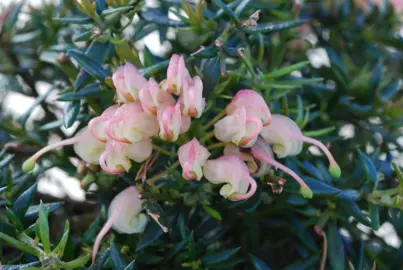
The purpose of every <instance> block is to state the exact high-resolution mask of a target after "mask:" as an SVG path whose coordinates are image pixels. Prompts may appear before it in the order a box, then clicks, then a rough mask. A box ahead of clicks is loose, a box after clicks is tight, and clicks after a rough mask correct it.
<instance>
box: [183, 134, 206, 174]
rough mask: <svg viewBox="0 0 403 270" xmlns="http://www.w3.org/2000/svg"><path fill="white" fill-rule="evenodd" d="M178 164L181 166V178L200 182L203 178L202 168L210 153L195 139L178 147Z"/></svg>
mask: <svg viewBox="0 0 403 270" xmlns="http://www.w3.org/2000/svg"><path fill="white" fill-rule="evenodd" d="M178 156H179V162H180V164H181V166H182V170H183V173H182V175H183V177H184V178H185V179H186V180H191V179H196V180H198V181H200V179H201V178H202V176H203V171H202V167H203V166H204V165H205V164H206V161H207V158H208V157H209V156H210V152H209V151H208V150H207V149H206V148H205V147H203V146H202V145H201V144H200V143H199V141H198V140H197V139H196V138H193V140H191V141H190V142H188V143H186V144H184V145H182V146H181V147H179V150H178Z"/></svg>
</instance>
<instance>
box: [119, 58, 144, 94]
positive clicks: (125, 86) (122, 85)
mask: <svg viewBox="0 0 403 270" xmlns="http://www.w3.org/2000/svg"><path fill="white" fill-rule="evenodd" d="M112 80H113V84H114V85H115V87H116V93H117V95H118V100H119V101H120V102H129V101H136V100H137V99H138V96H139V91H140V89H142V88H144V87H146V86H147V80H146V79H145V78H144V77H143V75H141V74H140V73H139V72H138V70H137V68H136V67H135V66H134V65H132V64H130V63H126V64H125V65H122V66H119V67H118V69H117V70H116V71H115V73H113V75H112Z"/></svg>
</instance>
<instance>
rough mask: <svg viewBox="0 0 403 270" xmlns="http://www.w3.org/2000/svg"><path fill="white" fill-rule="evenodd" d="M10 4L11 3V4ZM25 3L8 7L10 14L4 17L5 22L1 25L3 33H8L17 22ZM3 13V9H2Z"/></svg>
mask: <svg viewBox="0 0 403 270" xmlns="http://www.w3.org/2000/svg"><path fill="white" fill-rule="evenodd" d="M11 3H12V2H11ZM24 4H25V2H24V1H21V2H19V3H18V4H16V5H13V6H10V8H11V12H10V14H8V16H7V17H6V20H5V22H4V25H3V29H4V32H9V31H10V30H11V29H12V28H13V27H14V25H15V23H16V22H17V20H18V15H19V14H20V12H21V9H22V7H23V6H24ZM3 12H4V9H3Z"/></svg>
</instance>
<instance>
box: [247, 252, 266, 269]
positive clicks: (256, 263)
mask: <svg viewBox="0 0 403 270" xmlns="http://www.w3.org/2000/svg"><path fill="white" fill-rule="evenodd" d="M249 258H250V260H251V261H252V265H253V267H254V269H255V270H270V267H268V266H267V265H266V263H265V262H264V261H262V260H261V259H259V258H258V257H256V256H253V255H252V254H250V255H249Z"/></svg>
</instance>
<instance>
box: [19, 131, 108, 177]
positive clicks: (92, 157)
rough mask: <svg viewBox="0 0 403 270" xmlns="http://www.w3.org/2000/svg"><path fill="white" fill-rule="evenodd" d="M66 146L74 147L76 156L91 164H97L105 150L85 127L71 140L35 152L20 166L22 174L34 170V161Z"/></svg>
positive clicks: (103, 145)
mask: <svg viewBox="0 0 403 270" xmlns="http://www.w3.org/2000/svg"><path fill="white" fill-rule="evenodd" d="M67 145H74V151H75V152H76V154H77V155H78V156H79V157H80V158H81V159H82V160H84V161H86V162H88V163H91V164H98V160H99V157H100V156H101V154H102V152H103V151H104V149H105V144H104V143H102V142H100V141H98V140H97V139H96V138H94V137H93V136H92V135H91V134H90V132H89V131H88V128H87V127H85V128H83V129H82V130H80V131H79V132H78V133H77V135H76V136H74V137H73V138H70V139H66V140H63V141H60V142H57V143H54V144H51V145H48V146H46V147H44V148H42V149H41V150H39V151H38V152H36V153H35V154H34V155H33V156H31V157H30V158H29V159H27V160H26V161H25V162H24V164H22V170H23V171H24V172H30V171H32V170H33V169H34V168H35V163H36V161H37V160H38V159H39V158H40V157H42V156H43V155H44V154H46V153H47V152H49V151H52V150H55V149H57V148H59V147H63V146H67Z"/></svg>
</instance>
